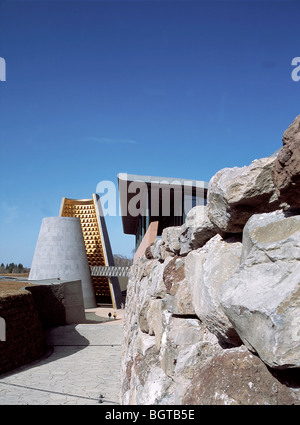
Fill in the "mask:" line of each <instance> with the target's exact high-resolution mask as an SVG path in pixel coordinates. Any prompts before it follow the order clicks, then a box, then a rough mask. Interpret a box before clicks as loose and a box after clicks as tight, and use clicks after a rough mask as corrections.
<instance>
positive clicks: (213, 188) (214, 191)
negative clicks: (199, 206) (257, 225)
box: [207, 158, 279, 233]
mask: <svg viewBox="0 0 300 425" xmlns="http://www.w3.org/2000/svg"><path fill="white" fill-rule="evenodd" d="M275 160H276V158H262V159H258V160H255V161H253V162H252V163H251V164H250V165H249V166H244V167H241V168H240V167H234V168H224V169H222V170H220V171H219V172H217V173H216V174H215V175H214V176H213V177H212V179H211V180H210V182H209V189H208V201H207V214H208V217H209V218H210V220H211V221H212V222H213V223H214V224H215V225H216V226H218V227H219V228H220V229H221V230H223V231H225V232H228V233H230V232H231V233H239V232H242V230H243V227H244V225H245V224H246V222H247V221H248V219H249V218H250V217H251V215H252V214H255V213H262V212H270V211H274V210H276V209H278V207H279V201H278V197H277V194H276V189H275V186H274V183H273V180H272V176H271V171H272V166H273V163H274V161H275Z"/></svg>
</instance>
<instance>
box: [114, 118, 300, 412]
mask: <svg viewBox="0 0 300 425" xmlns="http://www.w3.org/2000/svg"><path fill="white" fill-rule="evenodd" d="M287 146H288V147H287ZM287 152H288V154H287ZM299 155H300V116H299V117H297V118H296V119H295V121H294V122H293V123H292V124H291V126H290V127H289V129H288V130H287V131H286V132H285V134H284V137H283V148H282V150H281V151H280V152H279V154H278V155H277V156H275V157H272V158H263V159H260V160H256V161H254V162H253V163H252V164H250V165H249V166H245V167H242V168H238V167H234V168H233V169H229V168H228V169H223V170H221V171H219V172H218V173H217V174H216V175H215V176H213V178H212V179H211V181H210V183H209V191H208V203H207V206H205V207H204V206H197V207H194V208H193V209H192V210H191V211H190V212H189V214H188V216H187V219H186V222H185V223H184V224H183V226H180V227H170V228H167V229H165V230H164V232H163V234H162V237H161V238H158V239H157V240H156V241H155V242H154V244H153V245H152V246H150V247H149V248H148V249H147V250H146V253H145V255H144V256H143V257H141V258H140V259H139V261H138V262H137V263H136V264H134V265H133V266H132V267H131V271H130V278H129V283H128V287H127V299H126V310H125V323H124V338H123V344H122V351H123V356H122V375H121V381H122V382H121V401H122V403H123V404H138V405H139V404H148V405H153V404H166V405H174V404H179V405H181V404H212V405H217V404H246V405H255V404H271V405H272V404H300V211H299V209H298V207H299V205H298V203H299V200H298V199H297V196H296V197H295V198H294V197H293V196H292V195H291V193H293V190H294V193H295V194H296V193H297V191H299V190H300V189H299V187H298V186H299V183H298V181H300V180H298V179H300V166H298V165H297V167H296V169H295V164H300V162H298V161H299V158H300V157H298V156H299ZM284 160H285V161H284ZM280 164H281V165H280ZM289 164H293V166H291V167H290V168H289ZM280 167H283V168H284V175H283V177H282V179H280ZM285 194H288V196H287V197H286V198H285ZM298 198H299V197H298Z"/></svg>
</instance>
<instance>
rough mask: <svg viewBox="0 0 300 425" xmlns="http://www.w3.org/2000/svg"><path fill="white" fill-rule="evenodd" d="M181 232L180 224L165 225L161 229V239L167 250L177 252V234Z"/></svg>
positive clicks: (178, 249) (178, 246) (178, 248)
mask: <svg viewBox="0 0 300 425" xmlns="http://www.w3.org/2000/svg"><path fill="white" fill-rule="evenodd" d="M180 232H181V227H180V226H177V227H176V226H174V227H166V228H165V229H164V230H163V231H162V235H161V239H162V245H164V247H165V250H166V251H167V252H170V253H173V254H178V253H179V251H180V242H179V235H180Z"/></svg>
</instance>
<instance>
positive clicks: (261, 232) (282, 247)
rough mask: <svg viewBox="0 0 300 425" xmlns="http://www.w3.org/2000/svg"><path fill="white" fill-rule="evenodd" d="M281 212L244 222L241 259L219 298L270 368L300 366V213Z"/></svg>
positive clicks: (234, 323) (253, 349) (236, 325)
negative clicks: (243, 246)
mask: <svg viewBox="0 0 300 425" xmlns="http://www.w3.org/2000/svg"><path fill="white" fill-rule="evenodd" d="M280 215H281V213H280V212H278V213H273V214H263V215H258V216H254V217H252V218H251V220H250V221H249V223H248V224H247V225H246V227H245V230H244V234H245V239H246V241H245V245H246V246H245V251H244V253H243V263H242V264H241V266H240V267H239V269H238V271H237V272H236V273H235V274H234V275H233V276H232V277H231V278H230V279H229V280H228V281H227V282H226V283H225V284H224V285H223V287H222V288H221V291H220V302H221V305H222V307H223V309H224V311H225V313H226V314H227V316H228V318H229V320H230V321H231V322H232V324H233V325H234V327H235V329H236V331H237V332H238V334H239V336H240V338H241V339H242V341H243V342H244V344H245V345H246V346H247V347H248V348H249V349H250V350H252V351H254V352H257V354H258V355H259V356H260V358H261V359H262V360H263V361H264V362H265V363H266V364H268V365H269V366H270V367H273V368H293V367H300V281H299V273H300V263H299V260H300V216H294V217H288V218H282V219H281V220H278V218H279V217H280ZM264 224H265V225H264Z"/></svg>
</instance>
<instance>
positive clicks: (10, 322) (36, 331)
mask: <svg viewBox="0 0 300 425" xmlns="http://www.w3.org/2000/svg"><path fill="white" fill-rule="evenodd" d="M0 317H1V318H3V319H4V321H5V341H0V374H1V373H4V372H8V371H11V370H12V369H15V368H17V367H20V366H23V365H25V364H27V363H29V362H32V361H34V360H37V359H38V358H39V357H40V356H42V355H43V354H44V351H45V341H44V333H43V328H42V324H41V321H40V319H39V316H38V313H37V310H36V308H35V305H34V301H33V298H32V295H31V294H30V292H27V291H24V290H20V291H6V293H4V294H1V297H0Z"/></svg>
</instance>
